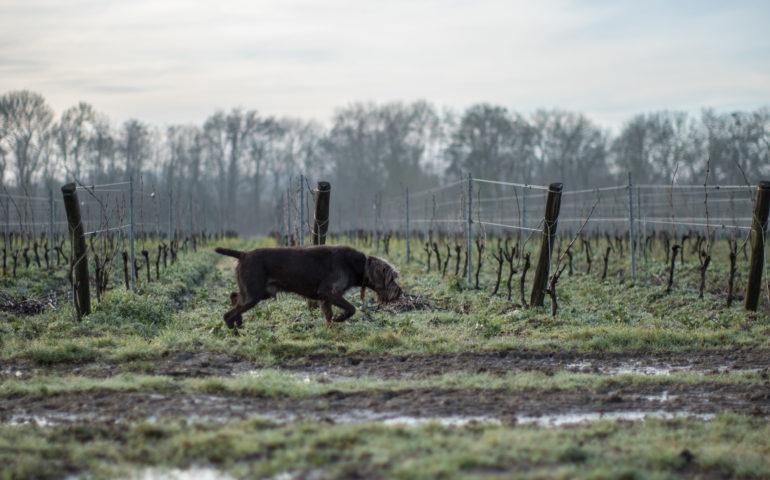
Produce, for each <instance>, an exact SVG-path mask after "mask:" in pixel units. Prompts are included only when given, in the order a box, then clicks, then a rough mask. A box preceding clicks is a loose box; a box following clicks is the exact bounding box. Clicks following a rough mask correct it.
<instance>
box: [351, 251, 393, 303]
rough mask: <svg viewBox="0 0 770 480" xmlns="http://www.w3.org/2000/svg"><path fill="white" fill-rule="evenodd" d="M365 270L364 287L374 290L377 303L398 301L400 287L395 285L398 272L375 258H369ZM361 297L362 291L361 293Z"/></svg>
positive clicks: (383, 261)
mask: <svg viewBox="0 0 770 480" xmlns="http://www.w3.org/2000/svg"><path fill="white" fill-rule="evenodd" d="M367 263H368V265H367V268H366V286H367V287H369V288H371V289H372V290H374V293H375V294H376V295H377V302H379V303H388V302H392V301H394V300H398V298H399V297H400V296H401V293H402V292H401V287H399V286H398V284H397V283H396V279H397V278H398V272H396V269H394V268H393V266H392V265H391V264H389V263H388V262H386V261H385V260H383V259H381V258H377V257H369V258H368V262H367ZM361 294H362V295H363V290H362V291H361Z"/></svg>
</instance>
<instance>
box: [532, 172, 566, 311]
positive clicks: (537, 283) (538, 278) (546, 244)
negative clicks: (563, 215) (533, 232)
mask: <svg viewBox="0 0 770 480" xmlns="http://www.w3.org/2000/svg"><path fill="white" fill-rule="evenodd" d="M563 188H564V185H563V184H562V183H552V184H550V185H549V186H548V196H547V197H546V200H545V219H544V220H543V233H542V235H541V237H540V255H539V256H538V260H537V269H536V270H535V278H534V280H533V281H532V293H531V294H530V297H529V304H530V305H531V306H533V307H539V306H541V305H543V299H544V298H545V290H546V288H548V272H549V269H550V265H551V253H552V251H553V242H554V239H555V237H556V225H557V221H558V219H559V209H560V208H561V191H562V189H563Z"/></svg>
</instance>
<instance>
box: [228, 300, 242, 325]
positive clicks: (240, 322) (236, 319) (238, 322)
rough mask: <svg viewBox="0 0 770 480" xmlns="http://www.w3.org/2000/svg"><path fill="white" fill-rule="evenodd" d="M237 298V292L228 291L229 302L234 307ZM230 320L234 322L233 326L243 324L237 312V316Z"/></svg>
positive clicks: (236, 303)
mask: <svg viewBox="0 0 770 480" xmlns="http://www.w3.org/2000/svg"><path fill="white" fill-rule="evenodd" d="M239 298H240V297H239V295H238V292H231V293H230V304H231V305H232V306H233V307H235V306H236V305H238V299H239ZM232 321H233V323H235V326H236V327H238V328H240V327H242V326H243V316H241V315H240V314H238V316H236V317H234V318H233V319H232ZM230 328H232V327H230Z"/></svg>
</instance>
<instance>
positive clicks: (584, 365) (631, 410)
mask: <svg viewBox="0 0 770 480" xmlns="http://www.w3.org/2000/svg"><path fill="white" fill-rule="evenodd" d="M769 359H770V352H768V351H756V350H736V351H725V352H713V351H700V352H688V353H672V352H669V353H653V354H628V353H591V354H586V353H577V352H559V353H554V354H549V353H542V352H522V351H499V352H476V353H461V354H440V355H406V356H385V357H367V356H361V355H343V356H330V355H318V356H312V357H309V358H306V359H303V360H301V361H298V362H293V363H291V364H279V365H268V366H267V367H269V368H273V369H282V370H286V371H287V372H288V373H292V374H307V375H314V376H320V377H321V378H324V379H327V380H325V381H327V382H329V383H332V384H333V382H334V381H335V379H351V378H357V377H364V376H366V377H375V378H381V379H399V378H404V379H420V378H423V377H427V376H431V375H439V374H444V373H451V372H458V371H468V372H474V373H477V372H486V373H488V374H492V375H504V374H506V373H509V372H515V371H544V372H546V373H549V372H551V373H552V372H556V371H559V370H567V371H574V372H590V373H599V374H606V375H613V374H618V373H637V374H644V375H666V374H668V373H671V372H675V371H688V370H689V371H696V372H701V373H719V372H724V371H729V370H751V371H757V372H759V374H760V375H761V376H762V377H765V378H767V375H768V364H769ZM139 367H141V373H143V374H154V375H167V376H177V377H206V376H219V377H230V376H237V375H244V374H249V372H252V373H253V372H254V371H258V370H259V368H260V367H261V366H258V365H255V364H254V363H253V362H248V361H246V360H243V359H239V358H235V357H231V356H228V355H224V354H212V353H200V352H177V353H170V354H169V355H167V356H165V357H163V358H161V359H158V360H155V361H152V362H149V363H147V364H142V365H140V366H139ZM132 368H133V369H135V368H137V365H136V364H132V365H131V366H128V365H117V364H97V363H92V364H85V365H73V366H56V367H52V368H42V367H39V366H33V365H30V364H26V363H15V364H12V365H5V366H4V367H3V369H2V373H1V374H0V380H2V379H5V378H11V377H13V378H22V379H23V378H29V377H31V376H34V375H39V374H43V373H45V374H49V375H50V374H59V375H70V374H71V375H84V376H91V377H108V376H111V375H116V374H119V373H122V372H125V371H131V369H132ZM332 387H333V385H332ZM727 410H729V411H733V412H736V413H741V414H747V415H752V416H768V415H770V383H768V382H764V383H763V384H761V385H756V384H755V385H727V386H726V385H717V384H713V383H710V382H709V381H708V377H704V382H703V383H701V384H698V385H683V384H681V383H671V384H668V385H667V384H666V383H665V382H663V383H661V384H656V385H634V386H630V387H621V388H618V389H599V390H595V391H584V390H567V391H563V390H556V389H553V390H545V391H543V390H539V391H535V392H528V391H520V392H519V391H507V390H506V391H502V390H475V389H461V390H452V389H408V390H399V391H382V390H379V391H378V390H370V391H365V392H355V393H345V392H341V391H336V390H332V391H330V392H328V393H326V394H324V395H322V396H318V397H312V398H302V399H297V398H286V397H259V396H253V395H228V396H217V395H194V394H189V393H183V392H172V393H166V394H160V393H154V392H142V391H134V392H131V391H111V390H90V391H85V392H83V391H81V392H75V393H64V394H58V395H48V396H36V395H26V396H13V397H4V398H0V421H2V422H14V423H23V422H36V423H39V424H60V423H71V422H80V421H98V422H108V423H113V422H121V423H122V422H135V421H148V420H149V421H155V420H158V419H162V418H164V417H175V418H185V419H188V420H211V421H223V422H225V421H231V420H238V419H245V418H248V417H251V416H254V415H260V416H264V417H266V418H268V419H271V420H273V421H276V422H278V423H283V422H290V421H297V420H316V421H324V422H329V423H345V422H357V421H370V420H374V421H385V422H388V421H393V422H399V421H406V420H404V419H413V420H414V419H417V420H419V419H438V420H440V421H443V420H447V419H450V420H451V419H458V421H461V420H462V419H466V420H471V421H478V420H482V421H483V420H489V421H495V422H502V423H504V424H514V423H517V422H526V421H527V419H530V420H531V419H533V418H534V419H544V418H545V419H548V418H550V419H551V421H552V422H553V421H557V422H558V418H565V415H566V416H569V415H571V416H573V417H574V418H577V419H580V418H581V415H583V416H584V417H585V416H593V418H595V417H596V416H607V417H608V418H619V419H624V418H629V419H634V418H639V417H638V415H639V414H644V413H654V414H657V415H663V416H666V415H667V414H668V415H669V416H673V415H677V416H681V415H685V416H689V415H695V416H697V417H699V418H704V419H708V418H710V416H711V415H714V414H717V413H719V412H722V411H727ZM635 415H636V416H635ZM555 419H556V420H555ZM567 420H569V419H567ZM541 423H542V422H541Z"/></svg>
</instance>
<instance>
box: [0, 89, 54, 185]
mask: <svg viewBox="0 0 770 480" xmlns="http://www.w3.org/2000/svg"><path fill="white" fill-rule="evenodd" d="M0 117H2V118H3V123H2V125H3V130H4V134H3V135H0V138H2V142H3V144H2V145H0V148H2V149H3V150H4V151H7V152H10V153H11V154H12V155H13V158H14V166H15V170H16V172H15V173H16V182H17V184H18V185H19V187H20V188H21V190H23V191H24V192H26V193H29V192H30V188H31V186H32V177H33V175H34V174H35V173H36V172H37V169H38V167H39V165H40V159H41V152H42V151H43V150H44V148H45V144H46V143H47V142H48V141H49V138H50V137H49V136H48V130H49V128H50V126H51V123H52V121H53V110H51V107H49V106H48V104H47V103H46V101H45V99H44V98H43V96H42V95H40V94H39V93H35V92H30V91H28V90H20V91H13V92H9V93H7V94H5V95H3V96H2V97H0Z"/></svg>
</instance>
